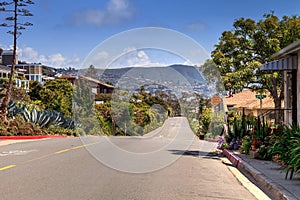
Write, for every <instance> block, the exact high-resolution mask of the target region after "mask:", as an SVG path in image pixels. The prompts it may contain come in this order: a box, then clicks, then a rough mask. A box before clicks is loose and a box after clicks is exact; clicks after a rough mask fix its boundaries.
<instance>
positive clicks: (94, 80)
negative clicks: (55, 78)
mask: <svg viewBox="0 0 300 200" xmlns="http://www.w3.org/2000/svg"><path fill="white" fill-rule="evenodd" d="M79 78H81V79H85V80H87V81H91V82H94V83H97V84H100V85H103V86H106V87H108V88H115V87H114V86H113V85H109V84H107V83H103V82H101V81H99V80H97V79H94V78H91V77H88V76H83V75H80V76H79Z"/></svg>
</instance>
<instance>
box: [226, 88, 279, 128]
mask: <svg viewBox="0 0 300 200" xmlns="http://www.w3.org/2000/svg"><path fill="white" fill-rule="evenodd" d="M256 95H258V94H257V93H256V92H254V91H251V90H244V91H242V92H239V93H236V94H232V95H231V96H229V97H226V98H224V101H225V104H226V105H227V109H228V110H236V111H237V112H238V114H239V115H242V114H245V115H246V116H255V117H258V116H260V115H261V114H262V116H265V117H266V120H267V121H269V122H272V121H274V112H273V111H274V107H275V105H274V101H273V99H272V98H271V97H269V95H268V94H267V95H266V96H265V98H263V99H262V100H261V101H260V99H258V98H257V97H256Z"/></svg>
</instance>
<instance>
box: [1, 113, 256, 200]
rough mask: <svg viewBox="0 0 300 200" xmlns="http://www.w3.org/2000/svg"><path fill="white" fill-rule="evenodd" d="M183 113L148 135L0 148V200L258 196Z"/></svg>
mask: <svg viewBox="0 0 300 200" xmlns="http://www.w3.org/2000/svg"><path fill="white" fill-rule="evenodd" d="M215 145H216V144H215V143H210V142H206V141H200V140H198V139H196V138H195V137H194V135H193V134H192V132H191V130H190V129H189V127H188V124H187V121H186V119H185V118H171V119H169V120H168V121H167V122H166V124H165V125H164V126H163V127H162V128H160V129H158V130H156V131H154V132H152V133H150V134H148V135H146V136H144V137H82V138H63V139H47V140H39V141H30V142H23V143H16V144H11V145H5V146H0V185H1V189H0V199H1V200H6V199H7V200H16V199H20V200H21V199H22V200H27V199H28V200H47V199H51V200H53V199H55V200H60V199H61V200H68V199H72V200H74V199H78V200H102V199H122V200H126V199H130V200H139V199H142V200H147V199H151V200H152V199H153V200H157V199H172V200H174V199H184V200H188V199H201V200H202V199H241V200H242V199H243V200H244V199H247V200H251V199H255V198H254V196H253V195H252V194H251V193H250V192H249V191H248V190H246V189H245V188H244V187H243V186H242V185H241V184H240V183H239V182H238V180H237V179H236V178H235V177H234V176H233V174H232V173H231V172H230V171H229V170H228V167H227V166H226V165H225V164H223V163H222V162H221V161H220V160H219V159H218V157H216V156H214V155H213V154H212V153H211V151H212V149H213V148H214V147H215Z"/></svg>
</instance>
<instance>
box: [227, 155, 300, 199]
mask: <svg viewBox="0 0 300 200" xmlns="http://www.w3.org/2000/svg"><path fill="white" fill-rule="evenodd" d="M223 154H224V155H225V156H226V157H227V158H228V159H229V160H230V161H231V163H232V165H233V166H235V167H236V168H238V169H239V171H241V172H242V173H243V174H244V175H245V176H246V177H247V178H248V179H249V180H251V181H252V182H253V183H254V184H255V185H257V186H258V187H259V188H260V189H261V190H263V191H264V192H265V193H266V194H267V195H268V196H269V197H270V198H271V199H274V200H275V199H279V200H283V199H284V200H286V199H288V200H300V175H299V174H297V175H294V177H293V180H289V179H288V180H285V174H286V171H285V169H284V168H283V167H282V166H280V165H279V164H277V163H275V162H272V161H264V160H258V159H253V158H250V157H249V156H247V155H244V154H239V153H237V152H231V151H229V150H223Z"/></svg>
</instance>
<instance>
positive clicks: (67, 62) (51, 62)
mask: <svg viewBox="0 0 300 200" xmlns="http://www.w3.org/2000/svg"><path fill="white" fill-rule="evenodd" d="M17 54H18V57H19V60H21V61H26V62H28V63H42V64H44V65H47V66H50V67H55V68H64V67H79V65H80V62H81V61H80V58H79V57H78V56H76V55H74V56H73V57H71V58H66V57H65V56H64V55H62V54H61V53H55V54H52V55H41V54H40V53H39V52H38V51H36V50H35V49H33V48H32V47H27V46H23V47H19V48H17Z"/></svg>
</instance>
